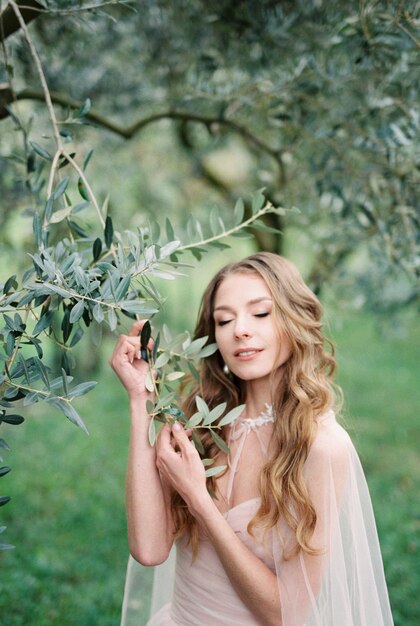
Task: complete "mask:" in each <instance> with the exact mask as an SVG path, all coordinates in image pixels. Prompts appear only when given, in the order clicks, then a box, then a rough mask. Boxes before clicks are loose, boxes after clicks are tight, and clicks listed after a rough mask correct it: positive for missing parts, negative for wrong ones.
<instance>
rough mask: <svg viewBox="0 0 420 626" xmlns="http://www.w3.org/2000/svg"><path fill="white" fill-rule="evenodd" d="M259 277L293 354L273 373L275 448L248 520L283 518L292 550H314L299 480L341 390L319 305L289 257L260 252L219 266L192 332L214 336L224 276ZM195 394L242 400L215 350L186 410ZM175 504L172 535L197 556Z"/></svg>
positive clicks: (176, 501) (211, 450)
mask: <svg viewBox="0 0 420 626" xmlns="http://www.w3.org/2000/svg"><path fill="white" fill-rule="evenodd" d="M236 273H253V274H258V275H259V276H261V278H262V279H263V280H264V281H265V283H266V285H267V286H268V288H269V290H270V292H271V296H272V300H273V304H274V306H273V315H274V322H275V324H276V326H277V328H278V330H279V332H280V329H281V330H282V332H283V333H285V334H286V335H287V337H288V338H289V340H290V343H291V355H290V357H289V359H288V360H287V362H286V363H285V364H284V365H283V366H282V367H283V375H282V376H281V377H280V381H279V377H276V376H275V372H273V375H272V386H271V402H272V405H273V410H274V415H276V416H281V417H278V419H276V421H275V424H274V431H273V437H274V441H275V444H276V446H275V449H276V451H277V452H276V453H275V454H274V456H273V458H271V459H270V460H269V461H268V462H267V463H266V464H265V465H264V466H263V467H262V469H261V473H260V486H259V488H260V496H261V505H260V508H259V510H258V511H257V513H256V515H255V516H254V517H253V519H252V520H251V521H250V522H249V524H248V530H249V532H252V529H253V528H254V527H255V526H256V525H259V526H262V527H263V528H267V529H268V528H271V527H274V526H275V525H276V524H277V523H278V522H279V520H281V519H284V520H285V521H286V523H287V524H288V526H289V527H290V528H291V529H292V531H293V533H294V535H295V537H296V549H295V552H296V551H298V550H300V549H302V550H303V551H305V552H306V553H308V554H315V553H317V552H316V551H315V550H314V549H313V548H311V545H310V539H311V536H312V534H313V531H314V529H315V524H316V512H315V509H314V507H313V505H312V503H311V500H310V497H309V494H308V490H307V487H306V485H305V481H304V478H303V466H304V463H305V460H306V458H307V456H308V452H309V449H310V446H311V441H312V437H313V434H314V426H315V418H316V417H317V416H319V415H322V414H323V413H324V412H325V411H327V410H328V409H329V408H331V407H332V406H333V405H335V404H336V403H337V399H338V398H339V397H340V393H339V389H338V388H337V387H336V386H335V385H334V384H333V381H332V378H333V375H334V372H335V369H336V363H335V360H334V347H333V345H332V343H331V342H330V341H329V340H328V339H326V338H325V337H324V335H323V332H322V322H321V316H322V307H321V304H320V302H319V300H318V299H317V297H316V296H315V295H314V293H313V292H312V291H311V290H310V289H309V287H308V286H307V285H306V284H305V282H304V281H303V279H302V277H301V275H300V273H299V271H298V270H297V269H296V267H295V266H294V265H293V264H292V263H291V262H290V261H288V260H287V259H285V258H284V257H282V256H279V255H277V254H273V253H270V252H260V253H258V254H254V255H252V256H249V257H247V258H245V259H243V260H242V261H239V262H237V263H230V264H229V265H226V266H225V267H223V268H222V269H221V270H220V271H219V272H218V273H217V274H216V275H215V276H214V278H213V280H212V281H211V282H210V284H209V285H208V287H207V289H206V291H205V293H204V295H203V299H202V303H201V308H200V312H199V317H198V322H197V326H196V329H195V333H194V336H195V337H203V336H204V335H208V337H209V339H208V342H209V343H213V342H214V341H215V322H214V318H213V311H214V301H215V296H216V292H217V289H218V288H219V286H220V284H221V283H222V281H223V280H224V279H225V278H226V277H227V276H229V275H231V274H236ZM196 395H200V396H201V397H202V398H204V400H205V401H206V402H207V404H208V405H209V406H210V407H212V406H215V405H217V404H219V403H221V402H227V408H228V410H229V409H231V408H233V407H234V406H237V405H238V404H241V403H242V402H244V401H245V386H244V384H243V383H242V381H241V380H240V379H239V378H237V377H235V376H233V375H231V374H230V375H227V374H225V373H224V372H223V360H222V357H221V355H220V353H219V351H217V352H216V353H214V354H213V355H212V356H210V357H207V358H205V359H203V360H202V363H201V367H200V381H199V383H197V384H195V385H194V387H193V388H192V390H191V391H190V393H189V394H188V396H187V397H186V399H185V402H184V406H183V408H184V412H185V414H186V415H187V416H190V415H192V414H193V413H194V412H195V410H196V408H195V396H196ZM200 439H201V443H202V445H203V448H204V454H205V456H206V457H209V458H214V457H215V456H217V454H219V453H220V450H219V448H218V447H217V446H216V445H215V444H214V442H213V440H212V439H211V437H210V436H209V434H208V433H207V432H206V431H204V430H203V431H202V432H201V433H200ZM207 483H208V484H207V486H208V489H209V491H210V493H212V492H213V493H214V492H215V491H216V478H215V477H211V478H208V479H207ZM172 509H173V513H174V519H175V528H176V537H179V536H180V535H182V534H183V533H184V532H187V533H188V537H189V540H190V542H191V545H192V550H193V555H196V554H197V551H198V544H199V536H198V527H197V523H196V520H195V518H194V517H193V516H192V515H191V513H190V512H189V510H188V508H187V507H186V505H185V503H184V501H183V500H182V498H181V497H180V496H179V495H178V494H176V493H174V494H173V498H172Z"/></svg>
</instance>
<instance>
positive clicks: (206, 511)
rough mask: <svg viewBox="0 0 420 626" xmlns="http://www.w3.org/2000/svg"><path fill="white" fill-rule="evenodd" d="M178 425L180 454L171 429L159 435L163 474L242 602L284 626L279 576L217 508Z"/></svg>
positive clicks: (269, 622) (270, 625) (267, 621)
mask: <svg viewBox="0 0 420 626" xmlns="http://www.w3.org/2000/svg"><path fill="white" fill-rule="evenodd" d="M178 426H179V425H178V424H176V425H175V426H174V427H173V428H172V434H173V437H174V440H175V442H176V443H177V444H178V447H179V452H176V451H175V450H174V448H173V446H172V445H171V439H170V437H171V434H170V430H169V427H168V426H165V427H164V428H163V430H162V432H161V433H160V436H159V443H158V451H157V466H158V469H159V471H160V473H161V474H162V476H163V478H164V479H165V480H166V481H167V482H168V483H169V484H171V486H172V487H173V488H174V489H175V490H176V491H177V492H178V493H179V494H180V495H181V497H182V498H183V499H184V501H185V502H186V504H187V506H188V508H189V510H190V512H191V513H192V515H194V517H195V518H196V519H197V521H198V523H199V524H200V525H201V526H202V527H203V529H204V530H205V532H206V534H207V536H208V538H209V539H210V541H211V542H212V544H213V546H214V548H215V550H216V552H217V554H218V556H219V558H220V561H221V563H222V565H223V567H224V569H225V571H226V573H227V575H228V577H229V579H230V581H231V583H232V586H233V587H234V589H235V590H236V592H237V594H238V595H239V597H240V598H241V600H242V601H243V603H244V604H245V605H246V606H247V607H248V608H249V610H250V611H251V612H252V613H253V614H254V615H255V616H256V618H258V620H259V621H260V622H261V624H264V625H266V626H281V618H280V614H281V611H280V597H279V590H278V585H277V577H276V575H275V574H274V573H273V572H272V571H271V570H270V569H269V568H268V567H267V566H266V565H265V564H264V563H263V562H262V561H261V560H260V559H259V558H258V557H257V556H256V555H255V554H254V553H253V552H251V551H250V550H249V549H248V548H247V547H246V546H245V545H244V544H243V543H242V541H241V540H240V539H239V537H237V535H236V534H235V532H234V531H233V529H232V528H231V527H230V525H229V524H228V522H227V521H226V519H225V518H224V517H223V515H222V513H220V511H219V510H218V509H217V507H216V505H215V503H214V501H213V499H212V498H211V496H210V495H209V493H208V491H207V487H206V477H205V470H204V467H203V464H202V462H201V460H200V457H199V455H198V452H197V451H196V449H195V448H194V446H193V445H192V443H191V442H190V440H189V439H188V436H187V434H186V433H185V431H184V430H183V429H182V428H181V427H178Z"/></svg>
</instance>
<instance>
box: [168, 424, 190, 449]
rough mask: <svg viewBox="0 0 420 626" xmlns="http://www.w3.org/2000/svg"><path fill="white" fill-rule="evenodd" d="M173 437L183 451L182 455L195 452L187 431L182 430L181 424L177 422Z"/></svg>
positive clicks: (174, 425) (173, 428) (174, 426)
mask: <svg viewBox="0 0 420 626" xmlns="http://www.w3.org/2000/svg"><path fill="white" fill-rule="evenodd" d="M172 436H173V438H174V439H175V441H176V443H177V444H178V446H179V449H180V450H181V454H184V453H186V452H190V451H191V450H192V449H193V450H195V448H194V446H193V445H192V443H191V441H190V440H189V439H188V435H187V433H186V431H185V430H184V429H183V428H182V426H181V424H180V423H179V422H175V423H174V424H173V426H172Z"/></svg>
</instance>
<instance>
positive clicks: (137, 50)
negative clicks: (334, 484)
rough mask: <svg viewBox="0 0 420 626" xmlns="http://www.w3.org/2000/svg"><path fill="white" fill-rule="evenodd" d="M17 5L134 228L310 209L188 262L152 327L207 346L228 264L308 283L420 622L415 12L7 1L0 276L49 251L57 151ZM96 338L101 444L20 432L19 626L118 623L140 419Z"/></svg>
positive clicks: (67, 135)
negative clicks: (215, 281)
mask: <svg viewBox="0 0 420 626" xmlns="http://www.w3.org/2000/svg"><path fill="white" fill-rule="evenodd" d="M13 4H15V6H19V4H20V5H21V6H22V11H23V6H25V7H29V8H27V12H26V13H25V14H24V16H25V20H26V21H27V23H28V28H29V32H30V36H31V38H32V40H33V42H34V45H35V46H36V49H37V50H38V53H39V55H40V59H41V62H42V65H43V69H44V72H45V75H46V79H47V83H48V86H49V89H50V90H51V95H52V99H53V102H54V106H55V110H56V113H57V116H58V119H59V127H60V131H61V135H62V140H63V141H65V142H66V146H67V147H68V150H69V151H71V152H75V153H76V154H77V155H78V154H83V153H84V154H86V153H87V152H88V151H89V150H91V149H92V150H93V156H92V159H91V162H90V164H89V173H90V180H91V181H94V182H93V184H94V187H95V192H96V194H97V196H98V197H99V198H100V199H101V200H102V201H105V199H106V198H107V197H108V203H109V205H108V212H109V214H111V215H112V217H113V221H114V225H115V227H116V228H118V229H119V230H120V231H124V230H125V229H130V230H135V229H136V228H137V227H138V226H140V225H141V224H143V223H144V221H145V220H146V219H148V218H153V219H156V220H157V222H159V223H160V224H161V225H162V227H163V224H164V221H165V218H166V217H168V216H169V217H170V219H171V222H172V223H173V224H174V226H175V231H176V232H177V233H179V236H180V237H183V233H185V232H186V231H188V230H189V231H192V230H194V228H195V229H196V230H197V227H196V226H195V227H193V226H192V224H193V222H192V219H191V217H193V218H194V219H197V220H198V221H199V223H200V224H206V223H208V222H211V220H212V219H215V218H214V216H215V215H216V213H215V210H214V207H218V211H219V212H220V213H221V214H226V215H228V214H230V213H231V211H232V210H233V206H234V204H235V201H236V200H237V198H238V197H239V196H242V197H244V198H245V199H247V198H249V196H250V194H251V193H252V192H254V191H255V190H256V189H259V188H262V187H264V188H265V190H266V194H267V197H268V198H270V199H271V200H272V202H273V204H275V205H282V206H285V207H288V208H292V207H296V208H297V210H293V211H291V212H289V213H287V214H286V215H285V216H284V217H282V216H278V215H272V216H269V219H268V220H267V221H266V227H267V228H266V230H265V231H264V232H263V231H256V232H255V238H254V239H253V240H249V241H244V242H239V243H238V242H237V241H236V242H232V245H233V246H234V247H233V248H232V250H231V251H224V252H218V253H215V254H212V255H207V256H206V257H205V260H204V262H203V263H198V262H197V259H196V258H193V257H192V256H191V255H188V259H186V260H188V261H192V263H193V264H194V266H195V268H194V270H192V271H191V273H190V274H189V275H188V277H187V278H185V279H182V278H180V279H177V280H176V281H174V282H173V283H164V284H163V283H162V285H160V284H159V288H160V289H161V291H162V293H163V294H164V295H165V297H166V298H167V304H166V306H165V307H164V309H163V311H162V312H161V313H160V314H159V317H158V319H156V324H157V325H158V324H160V323H162V322H163V321H166V322H167V323H168V324H170V326H171V327H173V328H174V330H182V329H183V328H189V329H190V330H192V328H193V324H194V315H195V311H196V309H197V306H198V303H199V297H200V295H201V292H202V289H203V286H204V285H205V284H206V282H207V280H208V278H210V276H211V275H212V274H213V273H214V271H216V270H217V269H218V267H220V266H221V265H223V264H224V263H225V262H227V261H229V260H230V259H231V258H238V256H243V255H245V254H248V253H251V252H252V251H254V250H256V249H266V250H272V251H276V252H280V253H283V254H285V255H286V256H288V257H290V258H291V259H292V260H293V261H294V262H295V263H296V264H297V265H298V267H299V268H300V269H301V270H302V272H303V274H304V276H305V278H306V279H307V281H308V282H309V284H310V285H311V287H312V288H313V289H314V290H315V291H316V293H318V294H319V296H320V298H321V299H322V301H323V302H324V304H325V306H326V310H327V322H328V323H329V326H330V328H331V331H330V333H331V335H332V337H333V338H334V339H335V340H336V342H337V344H338V360H339V363H341V374H340V381H339V382H340V383H341V384H342V385H343V387H344V391H345V394H346V397H347V398H348V404H347V406H346V410H345V415H344V417H345V421H346V425H347V427H348V428H349V430H350V432H351V434H352V435H353V437H354V439H355V442H356V445H357V447H358V449H359V450H360V452H361V456H362V461H363V463H364V466H365V469H366V473H367V477H368V480H369V484H370V487H371V491H372V497H373V501H374V506H375V510H376V515H377V523H378V529H379V532H380V536H381V542H382V546H383V556H384V561H385V567H386V573H387V578H388V582H389V586H390V594H391V602H392V606H393V612H394V618H395V623H396V625H397V626H415V624H417V623H418V622H419V621H420V613H419V608H418V602H417V597H416V596H417V589H418V587H419V583H420V580H419V571H420V568H419V559H418V549H419V525H420V523H419V518H418V511H416V510H415V508H416V507H415V503H416V502H417V501H418V486H419V485H418V478H417V475H418V467H419V465H418V461H419V458H418V453H416V451H415V448H414V441H415V438H416V437H417V438H418V427H417V425H416V419H415V416H416V414H417V411H418V405H419V399H420V398H419V392H418V384H417V383H416V379H415V374H416V370H417V369H418V352H419V350H418V349H419V346H420V337H419V331H418V327H417V326H416V319H417V315H418V305H419V293H420V292H419V273H420V228H419V221H420V216H419V210H418V204H416V199H417V198H418V185H419V178H420V170H419V162H420V161H419V141H418V138H419V132H418V131H419V119H420V118H419V109H418V101H419V89H418V87H419V84H418V70H419V46H420V34H419V24H420V12H419V7H418V4H417V3H416V2H414V1H413V2H410V1H403V0H401V1H398V2H395V1H392V0H389V1H386V0H379V1H369V0H361V1H360V2H359V3H353V4H350V6H349V3H346V2H343V1H342V0H334V1H332V2H329V3H326V2H324V1H323V0H316V1H315V0H314V1H311V2H305V1H303V0H302V1H300V0H295V1H293V2H292V1H287V0H282V1H280V2H274V1H269V0H261V1H260V2H258V3H257V2H253V1H251V0H238V1H237V2H231V1H229V0H221V1H218V2H214V1H212V0H210V1H207V2H205V1H204V0H180V1H179V2H176V3H175V2H173V1H172V2H171V1H170V0H161V1H157V0H138V1H137V2H131V3H130V2H116V1H115V2H114V1H111V2H99V1H97V0H94V1H93V2H83V1H80V2H79V1H75V0H62V1H60V2H59V1H57V2H54V1H52V0H48V1H47V0H42V1H41V0H39V1H35V0H31V1H28V0H27V1H25V2H20V3H19V2H18V3H17V4H16V3H11V2H6V1H4V0H0V9H1V12H0V40H1V45H2V53H3V63H2V65H1V66H0V185H1V197H0V207H1V209H0V227H1V228H0V254H1V258H2V260H3V261H4V262H3V263H2V266H1V267H0V279H1V280H5V279H6V278H7V277H8V276H10V274H11V273H19V272H20V271H22V270H23V268H25V267H26V266H27V264H28V261H27V256H26V254H25V253H26V252H28V251H30V252H32V251H33V250H34V242H33V233H32V224H31V220H30V219H28V217H29V218H30V217H31V216H32V214H33V207H34V205H35V204H36V203H37V202H38V200H39V197H40V196H41V195H42V193H43V190H44V186H45V183H44V182H43V180H44V177H45V162H44V161H43V159H42V158H41V157H40V156H39V154H37V153H34V150H33V147H32V144H31V142H36V144H37V145H39V146H41V147H43V148H44V149H49V146H50V144H51V129H50V128H49V122H48V114H47V111H46V107H45V103H44V95H43V92H42V89H41V86H40V84H39V79H38V76H37V73H36V67H35V66H34V63H33V58H32V57H31V54H30V51H29V49H28V44H27V41H26V39H25V37H24V36H23V35H22V32H21V29H19V28H18V27H17V25H16V24H15V23H14V21H15V20H14V12H13ZM30 7H32V10H31V9H30ZM417 202H418V200H417ZM247 209H248V210H249V207H247ZM92 224H93V219H92V218H91V216H90V214H86V215H83V217H81V218H80V225H81V226H83V228H86V229H89V228H90V227H91V226H92ZM270 227H275V228H276V229H278V228H280V229H281V231H282V234H278V233H277V232H271V231H270ZM196 230H195V233H196ZM195 233H194V232H189V233H186V235H188V236H190V237H192V236H193V235H194V234H195ZM196 256H199V255H196ZM127 323H128V322H127ZM119 330H120V331H123V330H124V328H119ZM92 334H93V333H90V334H86V335H85V337H84V341H83V343H82V344H80V345H79V346H78V352H77V358H78V361H77V363H78V371H79V372H80V373H81V375H85V376H87V375H89V377H90V376H91V375H96V376H97V377H99V380H100V384H99V388H98V389H97V391H95V392H94V393H92V394H90V395H89V396H88V397H87V399H86V400H84V402H83V407H82V408H81V411H82V413H83V416H84V417H85V419H86V422H87V424H88V427H89V430H90V432H91V437H90V438H86V437H85V436H84V435H83V434H82V433H79V432H75V431H74V429H72V427H71V426H70V425H69V424H68V423H67V422H65V421H64V420H63V419H62V418H60V417H57V416H56V415H54V414H52V413H51V412H50V411H49V410H46V409H44V410H40V409H39V408H38V409H37V410H35V409H34V410H33V412H32V413H31V416H32V417H31V419H28V420H27V422H25V424H24V425H23V426H20V427H19V428H13V427H7V426H6V427H5V431H6V432H7V439H8V442H9V445H10V446H11V447H12V452H11V453H10V452H9V453H5V454H8V459H9V458H10V457H13V459H14V464H15V465H16V467H15V469H14V479H13V481H12V480H11V477H10V478H5V479H4V480H3V482H2V485H3V484H4V483H6V481H7V488H8V492H9V493H10V494H11V495H12V496H14V503H13V506H9V507H6V508H5V509H2V511H1V512H2V520H4V521H5V522H9V523H10V524H11V528H13V533H12V534H13V536H12V537H10V531H9V540H10V541H12V542H13V543H15V544H16V545H17V548H16V550H14V551H8V552H4V553H2V554H1V557H0V559H1V561H2V565H3V571H4V572H5V574H2V576H1V578H0V592H1V593H0V611H1V614H2V618H1V620H2V623H4V624H10V625H13V626H14V625H16V626H18V625H20V624H36V625H38V624H39V625H44V624H45V625H49V624H57V623H59V624H63V625H66V624H69V625H70V624H76V623H77V624H100V625H102V624H103V625H107V624H109V625H111V624H117V623H118V619H119V617H118V616H119V606H120V602H121V594H122V584H123V578H124V565H125V558H126V540H125V527H124V501H123V500H124V496H123V484H124V465H125V454H126V446H127V419H126V413H127V405H126V401H125V398H124V396H123V393H122V390H121V389H120V388H119V386H118V384H117V383H116V382H115V381H113V379H112V378H111V374H110V373H109V372H108V371H107V369H106V367H104V365H106V361H107V358H108V356H109V354H110V351H111V344H112V341H113V339H111V338H109V337H108V336H107V335H105V336H104V338H103V343H102V344H100V345H99V346H98V345H97V344H98V342H96V343H93V340H92ZM2 434H3V433H2ZM149 579H150V573H147V572H145V589H144V590H142V601H143V603H144V606H145V607H147V603H148V591H147V589H148V587H147V584H148V582H147V581H148V580H149ZM145 610H146V608H145ZM3 616H5V617H3Z"/></svg>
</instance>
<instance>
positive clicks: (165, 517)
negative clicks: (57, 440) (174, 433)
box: [110, 322, 174, 565]
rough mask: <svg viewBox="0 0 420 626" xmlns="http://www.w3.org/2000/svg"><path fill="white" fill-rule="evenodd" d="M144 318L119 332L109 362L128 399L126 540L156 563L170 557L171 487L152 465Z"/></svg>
mask: <svg viewBox="0 0 420 626" xmlns="http://www.w3.org/2000/svg"><path fill="white" fill-rule="evenodd" d="M142 325H143V322H136V323H135V324H133V326H132V328H131V330H130V333H129V335H121V336H120V337H119V339H118V341H117V344H116V346H115V349H114V352H113V354H112V356H111V358H110V365H111V367H112V368H113V369H114V371H115V372H116V374H117V376H118V378H119V379H120V381H121V382H122V384H123V385H124V387H125V388H126V390H127V393H128V396H129V399H130V420H131V427H130V446H129V452H128V465H127V481H126V508H127V526H128V542H129V548H130V552H131V554H132V556H133V557H134V558H135V559H136V561H138V562H140V563H142V564H143V565H157V564H159V563H162V562H163V561H165V560H166V558H167V557H168V554H169V551H170V549H171V547H172V543H173V531H174V525H173V519H172V514H171V505H170V491H169V487H168V486H167V485H166V484H165V483H163V481H162V480H161V477H160V475H159V472H158V470H157V467H156V449H155V447H152V446H151V445H150V444H149V440H148V431H149V423H150V416H149V415H148V413H147V410H146V402H147V400H148V399H152V398H153V394H151V393H150V392H148V391H147V389H146V387H145V384H144V379H145V376H146V374H147V372H148V364H147V363H146V362H145V361H144V360H143V359H142V358H140V354H139V352H140V339H139V336H138V335H139V332H140V330H141V328H142Z"/></svg>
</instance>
